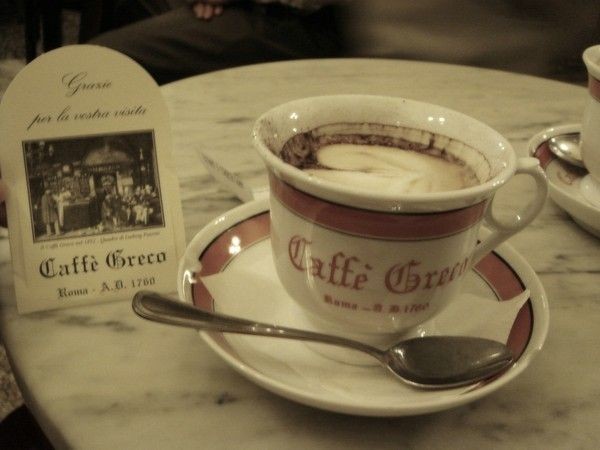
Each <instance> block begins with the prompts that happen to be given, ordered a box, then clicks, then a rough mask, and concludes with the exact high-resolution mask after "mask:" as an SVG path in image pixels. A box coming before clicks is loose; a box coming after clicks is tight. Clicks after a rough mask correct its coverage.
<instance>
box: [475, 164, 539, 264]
mask: <svg viewBox="0 0 600 450" xmlns="http://www.w3.org/2000/svg"><path fill="white" fill-rule="evenodd" d="M520 174H525V175H529V176H531V177H533V179H534V181H535V184H536V195H535V197H534V198H533V200H531V202H529V203H528V204H527V206H525V207H524V208H522V209H521V210H520V211H518V212H517V213H516V214H515V215H514V216H513V217H511V218H508V219H500V218H498V217H496V215H495V214H494V208H493V206H494V201H493V198H492V201H491V202H490V204H489V205H488V207H487V210H486V213H485V221H486V224H487V225H488V226H489V227H490V228H491V229H492V233H491V234H490V235H489V236H487V237H486V238H485V239H484V240H483V241H481V242H480V243H479V244H477V246H476V247H475V250H474V251H473V255H472V256H471V264H470V266H471V267H473V266H474V265H475V264H477V263H478V262H479V260H480V259H481V258H483V257H484V256H485V255H487V254H488V253H489V252H491V251H492V250H493V249H494V248H496V247H497V246H498V245H500V243H502V242H503V241H505V240H506V239H508V238H509V237H511V236H512V235H513V234H515V233H517V232H518V231H520V230H522V229H523V228H525V227H526V226H527V225H529V224H530V223H531V222H532V221H533V219H535V218H536V216H537V215H538V214H539V212H540V211H541V210H542V208H543V207H544V203H545V201H546V198H547V196H548V182H547V180H546V174H545V173H544V171H543V170H542V168H541V167H540V164H539V160H538V159H537V158H531V157H527V158H519V159H518V160H517V170H516V171H515V175H520Z"/></svg>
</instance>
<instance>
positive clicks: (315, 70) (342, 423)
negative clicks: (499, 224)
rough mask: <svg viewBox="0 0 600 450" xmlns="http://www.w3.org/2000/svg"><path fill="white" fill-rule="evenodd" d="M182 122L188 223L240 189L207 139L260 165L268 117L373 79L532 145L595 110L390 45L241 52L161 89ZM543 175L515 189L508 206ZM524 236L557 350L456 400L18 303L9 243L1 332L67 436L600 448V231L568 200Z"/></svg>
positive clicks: (110, 309) (122, 440) (369, 86)
mask: <svg viewBox="0 0 600 450" xmlns="http://www.w3.org/2000/svg"><path fill="white" fill-rule="evenodd" d="M162 92H163V94H164V97H165V99H166V101H167V103H168V106H169V110H170V114H171V120H172V130H173V144H174V145H173V148H174V153H175V160H176V166H177V170H178V175H179V180H180V186H181V196H182V202H183V211H184V216H185V227H186V239H187V241H189V240H190V239H191V238H192V237H193V236H194V234H195V233H196V232H197V231H198V230H199V229H200V228H201V227H202V226H203V225H205V224H206V223H208V222H209V220H210V219H212V218H213V217H215V216H216V215H218V214H219V213H222V212H224V211H227V210H228V209H230V208H233V207H234V206H237V205H238V204H239V203H240V201H239V200H237V199H236V198H235V197H234V196H233V195H232V194H231V193H229V192H228V191H226V190H223V189H222V188H220V187H219V186H218V185H217V183H216V182H215V181H214V180H213V179H212V178H211V177H210V175H209V174H208V173H207V171H206V169H205V168H204V166H203V165H202V162H201V158H200V152H201V151H203V150H214V151H220V152H222V153H223V155H224V157H226V158H229V160H230V161H231V164H232V167H233V169H234V171H235V172H236V173H239V174H240V175H241V176H242V177H249V176H252V175H254V174H256V173H257V171H260V170H261V165H260V163H259V162H258V160H257V158H256V156H255V155H254V153H253V150H252V148H251V141H250V130H251V127H252V124H253V121H254V120H255V118H256V117H257V116H258V115H259V114H260V113H261V112H263V111H265V110H267V109H268V108H270V107H272V106H274V105H276V104H279V103H281V102H284V101H287V100H291V99H294V98H298V97H304V96H311V95H322V94H336V93H363V94H380V95H393V96H402V97H408V98H413V99H417V100H423V101H428V102H432V103H437V104H441V105H444V106H448V107H451V108H453V109H457V110H459V111H461V112H464V113H466V114H469V115H472V116H474V117H476V118H478V119H480V120H482V121H484V122H486V123H488V124H489V125H491V126H492V127H494V128H496V129H497V130H498V131H500V132H501V133H503V134H504V135H505V136H506V137H507V138H508V139H509V140H510V141H511V142H512V143H513V145H514V146H515V148H516V150H517V152H518V153H519V154H520V155H525V154H526V153H527V148H526V144H527V141H528V140H529V139H530V138H531V137H532V136H533V135H534V134H536V133H538V132H539V131H540V130H542V129H544V128H546V127H549V126H551V125H555V124H560V123H567V122H577V121H579V120H580V117H581V114H582V110H583V107H584V104H585V100H586V92H585V89H584V88H583V87H579V86H574V85H568V84H563V83H559V82H554V81H549V80H544V79H540V78H535V77H530V76H524V75H516V74H511V73H505V72H499V71H490V70H484V69H475V68H467V67H459V66H452V65H443V64H433V63H417V62H407V61H391V60H360V59H359V60H307V61H295V62H284V63H272V64H264V65H255V66H247V67H241V68H236V69H231V70H225V71H221V72H214V73H210V74H206V75H202V76H198V77H193V78H189V79H185V80H182V81H179V82H176V83H173V84H170V85H166V86H164V87H163V88H162ZM528 189H530V186H529V184H528V183H527V180H518V179H517V180H515V182H514V183H511V184H510V185H509V186H507V187H506V192H505V193H504V194H503V195H502V197H501V198H500V199H499V206H500V207H501V208H502V207H506V206H507V205H509V204H510V203H511V201H512V200H513V199H514V198H515V197H518V196H519V195H520V194H521V192H523V191H527V190H528ZM510 244H511V245H512V246H513V247H514V248H515V249H516V250H517V251H518V252H520V253H521V254H522V255H524V256H525V258H526V259H527V261H528V262H529V263H530V265H531V266H532V267H533V269H534V270H535V271H536V272H537V274H538V276H539V278H540V280H541V282H542V283H543V285H544V287H545V289H546V292H547V294H548V298H549V303H550V330H549V335H548V338H547V341H546V345H545V347H544V349H543V351H542V352H541V353H540V354H539V355H538V356H537V358H536V359H535V360H534V361H533V363H532V364H531V365H530V366H529V367H528V368H527V370H525V372H524V373H522V374H521V375H520V376H519V377H517V378H516V379H514V380H512V381H511V382H510V383H509V384H507V385H506V386H503V387H502V388H501V389H499V390H498V391H496V392H494V393H492V394H491V395H489V396H486V397H484V398H483V399H481V400H478V401H476V402H474V403H470V404H468V405H466V406H462V407H458V408H454V409H450V410H446V411H443V412H438V413H432V414H426V415H420V416H412V417H399V418H366V417H358V416H351V415H344V414H338V413H331V412H326V411H322V410H319V409H314V408H312V407H309V406H304V405H300V404H297V403H294V402H292V401H289V400H286V399H284V398H281V397H278V396H276V395H275V394H272V393H270V392H267V391H266V390H264V389H262V388H260V387H258V386H257V385H255V384H253V383H252V382H250V381H248V380H247V379H245V378H243V377H242V376H241V375H239V374H238V373H237V372H235V371H234V370H233V369H231V368H230V367H229V366H228V365H227V364H226V363H225V362H223V361H222V360H221V359H220V358H219V357H218V356H217V355H216V354H214V353H213V352H212V351H211V349H210V348H209V347H208V346H207V345H206V344H205V343H204V342H203V341H201V340H200V339H199V338H198V336H197V334H196V333H195V332H194V331H192V330H187V329H177V328H174V327H168V326H162V325H156V324H154V323H150V322H146V321H143V320H141V319H139V318H138V317H137V316H135V315H134V314H133V313H132V312H131V306H130V303H129V302H127V301H124V302H114V303H109V304H102V305H94V306H86V307H78V308H71V309H65V310H59V311H48V312H40V313H34V314H29V315H23V316H19V315H18V314H17V312H16V307H15V302H14V294H13V291H12V281H11V267H10V261H9V260H8V258H7V251H8V250H7V247H8V245H7V242H6V240H2V241H0V246H1V247H2V251H1V252H0V254H1V255H2V258H3V259H2V264H1V265H0V283H1V286H0V298H1V307H0V333H1V336H2V339H3V341H4V343H5V345H6V348H7V352H8V354H9V357H10V360H11V364H12V367H13V369H14V372H15V376H16V378H17V381H18V383H19V386H20V388H21V389H22V392H23V396H24V398H25V401H26V403H27V405H28V406H29V407H30V409H31V410H32V411H33V413H34V414H35V416H36V417H37V419H38V420H39V422H40V424H41V426H42V427H43V429H44V431H45V432H46V433H47V435H48V436H49V438H50V439H51V440H52V442H53V443H54V444H55V445H56V446H57V447H58V448H81V449H95V448H113V449H125V448H126V449H134V448H140V449H141V448H143V449H150V448H160V449H164V448H177V449H184V448H206V449H237V448H244V449H272V448H288V449H306V448H311V449H330V448H331V449H334V448H336V449H337V448H346V449H358V448H390V449H392V448H394V449H396V448H459V447H460V448H467V449H475V448H494V449H514V448H544V449H548V448H556V449H564V448H580V449H582V448H589V449H592V448H598V446H600V434H599V433H598V430H597V427H598V425H597V424H598V423H599V422H600V385H599V384H598V382H597V370H598V367H599V366H600V354H599V353H598V352H597V346H598V343H599V342H600V327H599V326H598V324H599V323H600V289H599V287H598V286H599V284H598V282H599V273H600V240H599V239H598V238H597V237H594V236H593V235H591V234H588V233H587V232H585V231H583V230H582V229H581V228H579V227H578V226H577V225H576V224H575V223H574V222H573V221H572V220H571V219H570V217H569V216H568V215H567V214H566V213H565V212H563V211H562V210H561V209H559V208H558V207H557V206H556V205H555V204H554V203H553V202H552V201H550V200H549V201H548V202H547V204H546V206H545V207H544V210H543V211H542V213H541V215H540V216H539V217H538V218H537V219H536V220H535V222H534V223H533V224H532V225H531V226H529V227H528V228H527V229H526V230H524V231H522V232H521V233H519V234H518V235H516V236H514V237H513V238H511V239H510Z"/></svg>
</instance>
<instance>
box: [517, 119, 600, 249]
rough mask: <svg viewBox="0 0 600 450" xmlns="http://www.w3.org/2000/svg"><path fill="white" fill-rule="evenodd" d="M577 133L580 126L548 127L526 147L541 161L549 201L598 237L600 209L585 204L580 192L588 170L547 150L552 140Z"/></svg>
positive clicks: (599, 231)
mask: <svg viewBox="0 0 600 450" xmlns="http://www.w3.org/2000/svg"><path fill="white" fill-rule="evenodd" d="M580 131H581V125H580V124H567V125H559V126H555V127H551V128H548V129H546V130H544V131H542V132H540V133H538V134H536V135H535V136H534V137H532V138H531V140H530V141H529V144H528V148H529V154H530V155H532V156H534V157H536V158H537V159H539V160H540V164H541V166H542V168H543V169H544V170H545V172H546V175H547V176H548V184H549V185H550V198H552V200H554V202H555V203H556V204H557V205H558V206H559V207H561V208H562V209H564V210H565V211H566V212H567V213H568V214H569V215H570V216H571V217H572V218H573V220H574V221H575V222H576V223H577V224H578V225H579V226H581V227H582V228H583V229H584V230H587V231H588V232H590V233H592V234H593V235H595V236H598V237H600V208H596V207H594V206H593V205H592V204H591V203H590V202H589V201H587V200H586V199H585V197H584V196H583V194H582V191H581V183H582V181H583V180H584V178H585V176H586V175H587V171H586V170H585V169H582V168H579V167H575V166H573V165H571V164H568V163H566V162H564V161H562V160H560V159H558V158H557V157H556V156H555V155H554V154H553V153H552V152H551V151H550V148H549V147H548V141H549V140H550V139H551V138H552V137H554V136H557V135H559V134H566V133H579V132H580Z"/></svg>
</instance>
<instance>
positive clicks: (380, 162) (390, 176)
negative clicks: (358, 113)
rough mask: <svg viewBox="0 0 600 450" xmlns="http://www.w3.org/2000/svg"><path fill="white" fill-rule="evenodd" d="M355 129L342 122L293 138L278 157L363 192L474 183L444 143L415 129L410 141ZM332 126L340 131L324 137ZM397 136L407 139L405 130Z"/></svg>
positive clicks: (457, 186) (446, 188) (419, 190)
mask: <svg viewBox="0 0 600 450" xmlns="http://www.w3.org/2000/svg"><path fill="white" fill-rule="evenodd" d="M360 127H361V130H359V131H360V132H358V133H356V132H348V130H349V126H348V124H345V125H338V126H337V127H336V126H332V125H329V126H327V130H324V129H322V128H320V129H316V130H311V131H308V132H306V133H301V134H298V135H296V136H294V137H293V138H291V139H290V140H288V141H287V142H286V143H285V145H284V146H283V148H282V151H281V153H280V157H281V158H282V159H283V160H284V161H285V162H287V163H289V164H291V165H293V166H295V167H297V168H299V169H302V170H304V171H306V172H308V173H310V174H311V175H313V176H315V177H318V178H322V179H325V180H329V181H332V182H335V183H340V184H344V185H352V186H361V187H362V188H364V189H365V190H369V191H381V190H384V191H387V192H390V191H392V192H398V193H411V194H421V193H428V192H441V191H453V190H458V189H464V188H467V187H470V186H474V185H477V184H479V183H480V181H479V179H478V178H477V176H476V174H475V172H474V170H473V169H471V168H470V167H469V166H467V165H466V164H465V163H464V162H463V161H462V160H461V159H459V158H458V157H457V156H455V155H453V154H451V153H450V152H448V151H446V149H445V148H440V147H442V146H444V144H446V145H447V144H448V143H449V142H450V140H448V139H446V140H445V141H444V140H443V139H439V138H438V139H436V138H434V137H433V136H432V135H431V134H430V133H424V132H420V131H417V130H412V131H413V133H412V137H413V139H414V140H409V139H406V137H402V136H399V135H398V134H397V135H396V136H393V135H389V134H386V135H382V134H365V133H364V132H365V131H366V130H367V129H369V127H368V125H365V124H361V125H360ZM373 127H379V128H381V126H380V125H378V126H375V125H373ZM336 128H337V129H338V130H337V131H340V130H341V129H342V128H344V130H345V132H342V133H335V132H334V133H330V132H331V131H335V129H336ZM395 130H396V131H397V129H395ZM325 131H327V133H325ZM373 131H379V132H381V131H382V130H376V129H373ZM403 134H404V135H407V134H408V137H410V130H409V132H406V133H403ZM440 144H441V145H440Z"/></svg>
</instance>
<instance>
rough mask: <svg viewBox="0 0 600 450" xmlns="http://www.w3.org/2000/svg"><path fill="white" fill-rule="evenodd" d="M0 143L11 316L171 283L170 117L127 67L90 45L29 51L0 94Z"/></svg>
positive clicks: (151, 86) (147, 82) (175, 197)
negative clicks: (13, 301)
mask: <svg viewBox="0 0 600 450" xmlns="http://www.w3.org/2000/svg"><path fill="white" fill-rule="evenodd" d="M0 142H2V151H1V153H0V170H1V173H2V177H3V179H4V180H5V182H6V184H7V186H8V191H9V192H8V198H7V201H6V207H7V215H8V230H9V238H10V245H11V256H12V263H13V264H12V265H13V271H14V282H15V291H16V297H17V306H18V310H19V312H21V313H24V312H30V311H36V310H42V309H53V308H62V307H69V306H75V305H81V304H88V303H94V302H104V301H110V300H130V299H131V298H132V296H133V294H134V293H135V292H137V291H138V290H140V289H153V290H157V291H161V292H165V293H166V292H174V291H175V290H176V280H177V266H178V261H179V258H180V256H181V255H182V254H183V249H184V245H185V241H184V239H185V238H184V236H185V233H184V228H183V219H182V213H181V203H180V199H179V187H178V181H177V177H176V174H175V168H174V164H173V161H172V156H171V137H170V122H169V114H168V110H167V107H166V104H165V102H164V100H163V98H162V96H161V92H160V90H159V88H158V86H157V85H156V83H155V82H154V80H153V79H152V78H151V77H150V76H149V75H148V73H146V72H145V71H144V70H143V69H142V68H141V67H140V66H139V65H138V64H137V63H135V62H134V61H133V60H131V59H130V58H128V57H126V56H124V55H122V54H120V53H118V52H115V51H113V50H109V49H105V48H102V47H96V46H90V45H77V46H67V47H63V48H61V49H58V50H54V51H52V52H49V53H46V54H44V55H42V56H40V57H39V58H37V59H36V60H34V61H33V62H32V63H31V64H29V65H28V66H26V67H25V68H24V69H23V70H22V71H21V72H20V73H19V74H18V75H17V77H16V78H15V79H14V81H13V82H12V83H11V85H10V86H9V88H8V90H7V91H6V93H5V95H4V97H3V98H2V102H1V103H0Z"/></svg>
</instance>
